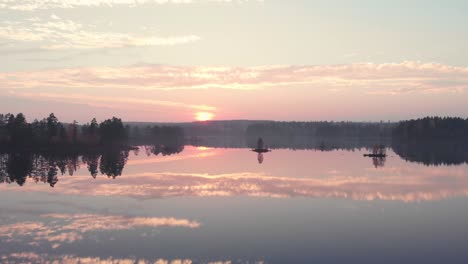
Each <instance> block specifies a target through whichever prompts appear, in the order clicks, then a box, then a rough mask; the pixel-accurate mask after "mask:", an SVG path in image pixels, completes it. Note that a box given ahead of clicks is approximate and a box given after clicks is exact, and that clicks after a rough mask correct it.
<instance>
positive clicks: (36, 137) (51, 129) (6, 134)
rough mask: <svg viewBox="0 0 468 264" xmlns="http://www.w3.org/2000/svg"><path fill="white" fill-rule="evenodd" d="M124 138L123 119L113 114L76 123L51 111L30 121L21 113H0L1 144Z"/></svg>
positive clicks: (103, 142)
mask: <svg viewBox="0 0 468 264" xmlns="http://www.w3.org/2000/svg"><path fill="white" fill-rule="evenodd" d="M127 139H128V135H127V132H126V129H125V127H124V125H123V123H122V120H121V119H120V118H116V117H113V118H111V119H107V120H104V121H102V122H101V123H98V122H97V121H96V119H95V118H93V119H92V120H91V122H89V123H86V124H84V125H78V123H77V122H76V121H74V122H73V123H69V124H67V123H62V122H60V121H59V119H58V118H57V117H56V116H55V115H54V114H53V113H51V114H50V115H49V116H48V117H47V118H43V119H41V120H37V119H35V120H34V121H33V122H31V123H28V122H27V120H26V117H25V116H24V115H23V114H22V113H19V114H16V115H14V114H0V146H2V147H7V148H16V149H17V148H44V147H47V148H51V147H63V146H68V147H72V146H75V147H78V146H86V147H94V146H123V145H125V144H126V141H127Z"/></svg>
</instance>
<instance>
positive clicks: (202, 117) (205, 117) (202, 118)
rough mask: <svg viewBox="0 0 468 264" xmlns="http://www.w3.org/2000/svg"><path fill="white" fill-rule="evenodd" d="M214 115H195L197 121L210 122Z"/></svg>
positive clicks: (205, 113)
mask: <svg viewBox="0 0 468 264" xmlns="http://www.w3.org/2000/svg"><path fill="white" fill-rule="evenodd" d="M213 117H214V114H213V113H209V112H197V113H195V119H196V120H198V121H208V120H211V119H213Z"/></svg>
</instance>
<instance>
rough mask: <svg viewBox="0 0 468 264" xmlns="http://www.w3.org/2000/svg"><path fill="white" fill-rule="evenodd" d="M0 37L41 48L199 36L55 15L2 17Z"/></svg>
mask: <svg viewBox="0 0 468 264" xmlns="http://www.w3.org/2000/svg"><path fill="white" fill-rule="evenodd" d="M0 38H2V39H8V40H13V41H21V42H28V43H31V42H37V43H40V44H41V47H42V48H43V49H48V50H59V49H97V48H122V47H141V46H173V45H177V44H185V43H190V42H195V41H198V40H199V39H200V37H198V36H195V35H185V36H166V37H160V36H151V33H148V32H145V34H144V35H143V34H142V35H131V34H124V33H116V32H98V31H92V30H89V29H87V28H85V27H84V26H83V25H82V24H79V23H76V22H74V21H72V20H62V19H60V18H59V17H57V16H55V17H54V18H53V19H52V20H49V21H42V20H41V19H38V18H36V19H34V21H23V22H19V21H4V22H1V23H0Z"/></svg>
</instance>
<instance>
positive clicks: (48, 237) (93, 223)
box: [0, 214, 201, 247]
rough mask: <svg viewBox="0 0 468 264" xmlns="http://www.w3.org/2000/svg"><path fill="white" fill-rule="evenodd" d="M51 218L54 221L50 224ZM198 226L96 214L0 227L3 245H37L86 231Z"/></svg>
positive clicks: (63, 240) (72, 239)
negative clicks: (17, 243)
mask: <svg viewBox="0 0 468 264" xmlns="http://www.w3.org/2000/svg"><path fill="white" fill-rule="evenodd" d="M50 219H52V220H54V221H49V220H50ZM200 225H201V224H200V223H199V222H197V221H190V220H187V219H178V218H172V217H130V216H119V215H97V214H46V215H42V216H41V219H40V221H35V222H32V221H26V222H18V223H13V224H8V225H0V238H2V239H4V241H6V242H25V241H28V239H27V238H29V240H30V241H33V242H34V243H35V244H37V243H39V244H40V243H42V242H46V243H54V245H55V246H54V247H58V246H60V245H61V243H72V242H75V241H79V240H82V239H83V236H84V235H85V234H86V233H88V232H93V231H106V230H114V231H116V230H131V229H135V228H141V227H152V228H157V227H185V228H198V227H200Z"/></svg>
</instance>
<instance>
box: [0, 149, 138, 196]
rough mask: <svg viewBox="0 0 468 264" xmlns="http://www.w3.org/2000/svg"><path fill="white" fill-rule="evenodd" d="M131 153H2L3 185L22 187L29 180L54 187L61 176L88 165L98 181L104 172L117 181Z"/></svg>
mask: <svg viewBox="0 0 468 264" xmlns="http://www.w3.org/2000/svg"><path fill="white" fill-rule="evenodd" d="M128 152H129V151H128V150H119V149H107V150H106V151H104V152H102V153H98V152H87V153H84V154H80V155H79V154H77V153H76V152H75V153H73V152H68V153H67V152H65V151H63V152H60V153H58V152H55V151H54V152H40V153H33V152H29V151H21V152H7V153H2V154H0V182H6V183H14V182H15V183H17V184H18V185H23V184H24V183H25V182H26V179H27V178H31V179H32V180H34V181H35V182H44V183H48V184H50V186H52V187H53V186H54V185H55V184H56V183H57V182H58V175H59V174H61V175H64V174H68V175H70V176H71V175H73V174H74V173H75V172H76V170H77V169H79V168H80V167H81V166H83V165H84V166H86V167H87V169H88V171H89V173H90V175H91V176H93V177H94V178H96V176H97V175H98V174H99V173H101V174H103V175H107V176H108V177H112V178H115V177H117V176H120V175H121V174H122V171H123V168H124V166H125V164H126V162H127V159H128Z"/></svg>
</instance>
